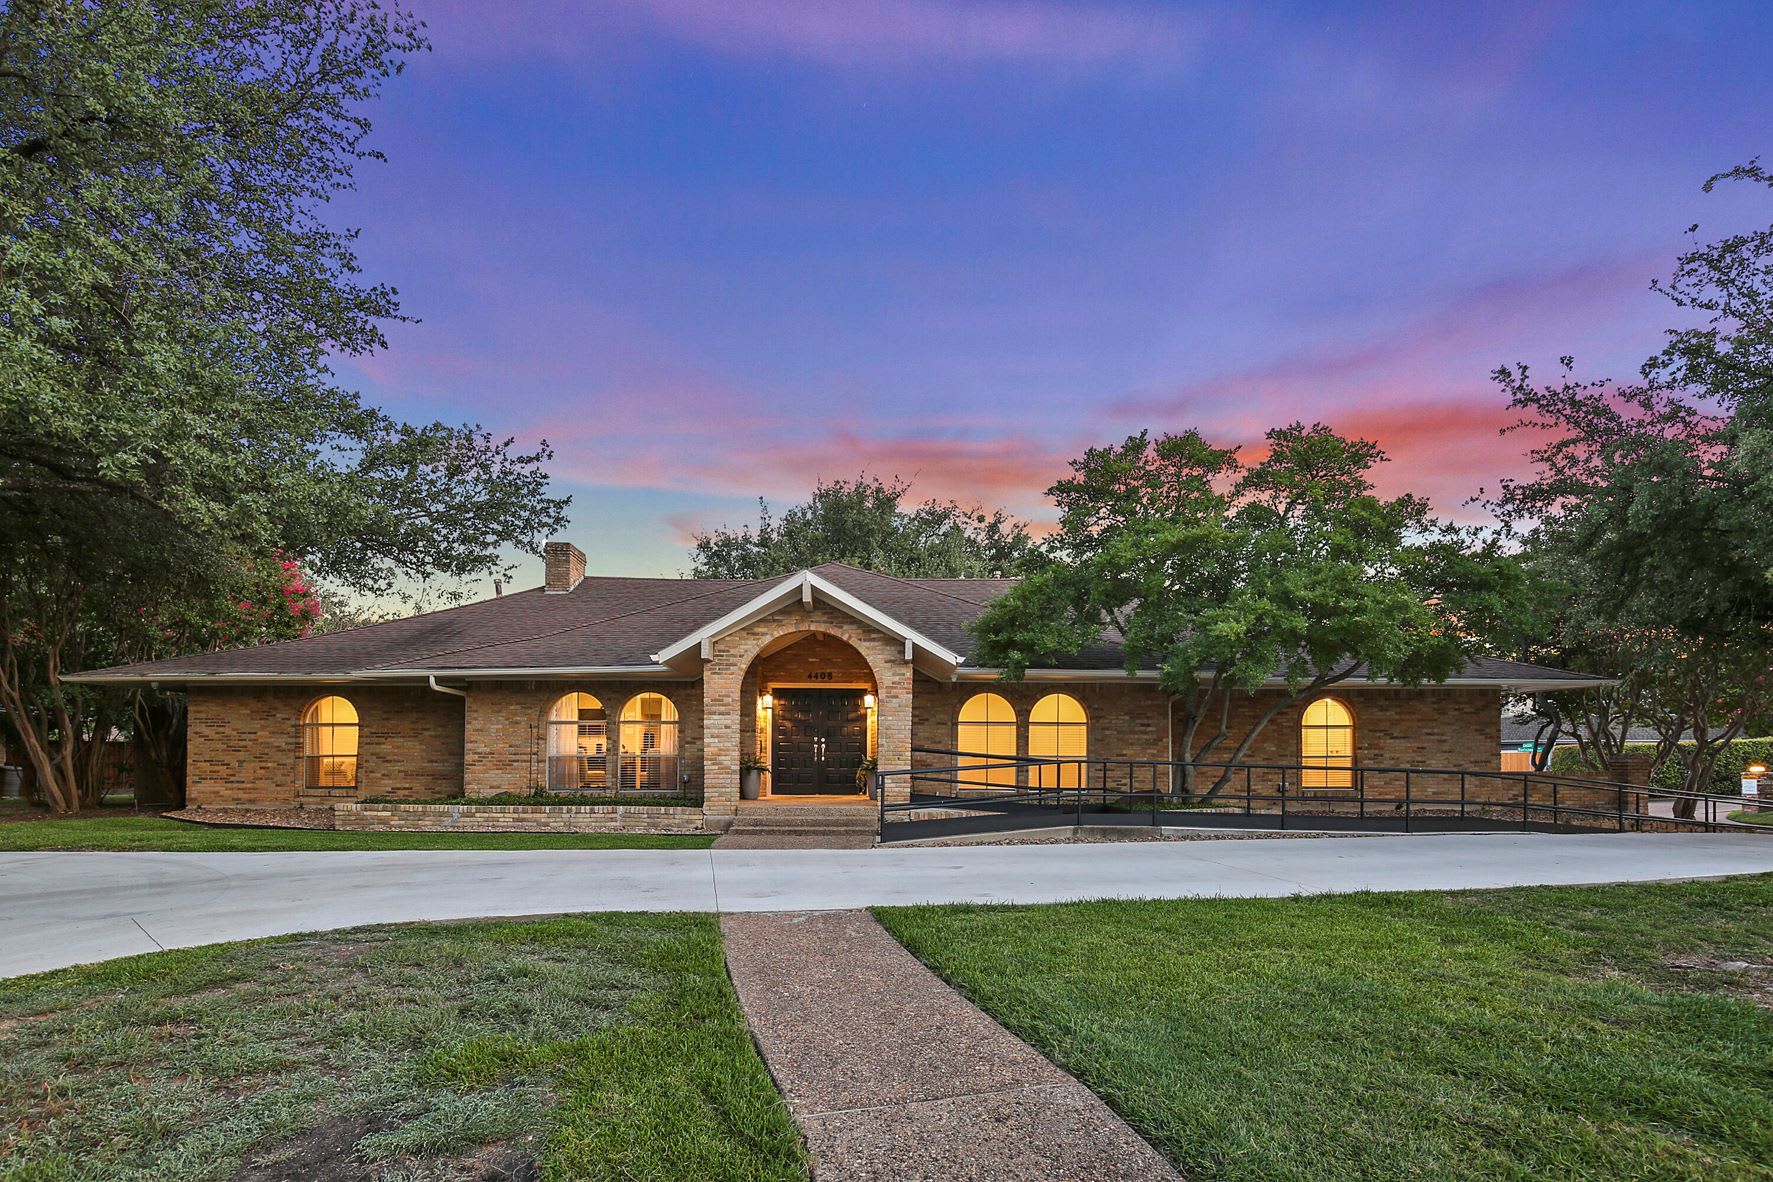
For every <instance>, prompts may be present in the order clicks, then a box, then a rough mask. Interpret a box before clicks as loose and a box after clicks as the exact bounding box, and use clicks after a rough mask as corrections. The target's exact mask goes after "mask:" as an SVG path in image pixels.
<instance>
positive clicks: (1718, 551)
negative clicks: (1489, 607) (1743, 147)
mask: <svg viewBox="0 0 1773 1182" xmlns="http://www.w3.org/2000/svg"><path fill="white" fill-rule="evenodd" d="M1721 181H1734V182H1741V183H1748V184H1755V185H1762V186H1769V185H1773V176H1769V175H1768V174H1767V173H1766V171H1765V170H1763V169H1762V168H1761V167H1760V166H1759V165H1758V164H1753V163H1751V164H1748V165H1745V166H1743V167H1741V168H1737V169H1733V170H1731V171H1730V172H1727V173H1723V174H1720V175H1719V176H1716V177H1713V178H1712V179H1711V180H1710V181H1708V182H1707V184H1706V189H1707V190H1708V191H1709V190H1711V189H1712V188H1713V187H1714V186H1715V185H1716V184H1717V183H1719V182H1721ZM1695 229H1697V228H1696V227H1695ZM1656 288H1657V290H1659V291H1661V292H1663V293H1664V294H1665V295H1667V296H1668V297H1669V298H1670V299H1671V301H1672V302H1673V303H1674V304H1675V305H1676V307H1677V308H1679V309H1681V310H1682V313H1683V315H1685V316H1688V317H1690V318H1691V319H1690V320H1689V323H1688V324H1686V325H1684V326H1683V327H1680V328H1678V329H1675V330H1672V331H1671V332H1670V333H1669V334H1668V339H1667V342H1666V344H1665V346H1664V348H1663V350H1662V351H1661V352H1659V353H1658V354H1656V355H1655V356H1654V357H1652V358H1651V359H1650V360H1649V361H1648V362H1646V363H1645V364H1644V366H1643V367H1642V371H1641V373H1640V375H1639V377H1638V378H1637V379H1636V380H1634V381H1630V382H1612V381H1605V380H1602V381H1580V380H1578V379H1577V378H1576V377H1575V376H1574V375H1573V372H1572V370H1573V365H1574V363H1573V361H1572V360H1571V359H1570V358H1564V360H1563V365H1564V370H1565V372H1564V373H1563V374H1562V375H1560V377H1559V378H1558V379H1557V380H1554V381H1552V382H1549V383H1540V382H1538V381H1536V380H1535V379H1534V377H1533V375H1532V374H1531V373H1530V372H1529V371H1528V370H1527V368H1526V367H1524V366H1514V367H1510V368H1505V369H1503V370H1500V371H1498V373H1497V378H1498V380H1499V382H1500V383H1501V385H1502V388H1503V389H1504V390H1505V392H1506V393H1507V394H1508V395H1509V397H1510V399H1511V402H1512V405H1514V406H1515V407H1516V408H1518V409H1520V410H1522V411H1523V412H1524V415H1525V417H1524V419H1523V423H1524V424H1525V425H1528V426H1531V427H1533V428H1536V429H1539V430H1543V431H1546V432H1548V441H1547V442H1546V443H1544V444H1543V445H1541V446H1539V447H1537V448H1535V449H1534V450H1533V451H1532V453H1531V455H1532V458H1533V460H1534V461H1535V464H1536V471H1535V473H1534V475H1533V476H1532V477H1531V478H1530V479H1527V480H1523V481H1520V482H1513V483H1507V484H1505V485H1504V488H1503V491H1502V494H1501V495H1500V496H1499V497H1498V498H1497V499H1496V501H1495V508H1496V511H1497V512H1498V514H1499V515H1500V516H1501V517H1503V518H1504V520H1506V521H1508V522H1509V523H1510V524H1511V525H1512V526H1513V527H1514V528H1515V529H1516V530H1517V531H1519V533H1520V534H1521V536H1522V539H1523V542H1524V546H1525V548H1526V551H1527V553H1528V555H1529V562H1530V563H1531V564H1533V565H1534V566H1535V567H1536V568H1538V569H1541V570H1545V571H1549V572H1552V573H1553V577H1554V578H1555V579H1556V580H1557V581H1559V582H1561V583H1562V584H1564V585H1565V586H1567V587H1568V588H1570V589H1571V591H1570V593H1569V594H1566V595H1560V596H1554V597H1553V598H1552V599H1551V600H1550V602H1551V604H1552V605H1553V607H1554V609H1555V610H1553V611H1551V612H1550V613H1549V614H1548V616H1547V627H1546V630H1545V637H1546V639H1547V641H1548V642H1550V643H1553V644H1559V643H1562V644H1568V645H1569V646H1570V648H1571V649H1572V656H1573V658H1574V661H1575V662H1576V663H1580V664H1582V665H1584V666H1586V667H1590V668H1593V669H1595V670H1596V671H1598V672H1608V673H1613V674H1617V675H1618V676H1619V677H1620V679H1621V683H1620V686H1619V687H1618V688H1617V689H1616V690H1613V691H1610V693H1609V694H1608V695H1607V696H1606V697H1605V698H1603V699H1602V700H1601V701H1600V702H1599V703H1598V704H1597V703H1596V702H1595V701H1594V700H1592V699H1583V698H1572V699H1569V700H1565V701H1557V700H1553V701H1550V702H1548V703H1547V705H1548V707H1549V708H1550V709H1552V710H1553V711H1555V712H1556V713H1558V714H1559V715H1562V716H1567V717H1570V718H1573V719H1580V718H1584V717H1585V716H1587V715H1591V714H1592V715H1595V716H1596V718H1594V719H1589V720H1587V721H1584V722H1581V723H1579V724H1578V725H1579V726H1581V727H1582V728H1584V730H1585V731H1586V734H1587V737H1588V738H1589V740H1590V741H1589V743H1588V744H1587V746H1588V747H1589V750H1588V754H1589V756H1590V758H1591V759H1594V760H1595V761H1596V762H1598V763H1601V764H1602V765H1603V766H1604V765H1605V763H1606V762H1607V761H1608V760H1610V759H1611V758H1613V757H1616V755H1617V754H1618V751H1619V748H1620V746H1621V745H1622V740H1623V734H1624V730H1625V728H1626V727H1629V726H1631V725H1633V724H1634V723H1643V724H1647V725H1649V726H1651V727H1653V728H1654V729H1655V730H1656V732H1657V735H1658V738H1659V741H1658V744H1657V752H1656V758H1657V760H1658V762H1661V761H1664V760H1668V759H1674V760H1677V761H1679V762H1680V764H1681V765H1682V767H1683V770H1684V772H1685V784H1684V786H1685V787H1686V788H1687V789H1689V790H1691V791H1695V792H1698V791H1703V790H1704V788H1705V786H1706V785H1708V784H1709V783H1710V782H1711V779H1712V773H1713V771H1714V769H1715V768H1716V766H1717V761H1718V760H1719V759H1720V758H1721V757H1722V755H1723V753H1724V752H1725V751H1726V750H1727V744H1728V743H1729V742H1730V740H1732V739H1734V738H1737V737H1739V736H1741V735H1743V734H1744V733H1747V732H1748V731H1749V730H1750V728H1751V727H1756V726H1761V725H1764V723H1765V721H1766V719H1767V717H1768V715H1769V713H1770V712H1773V681H1770V679H1769V677H1768V673H1769V668H1770V666H1773V559H1769V557H1768V554H1767V551H1766V539H1767V538H1768V537H1769V536H1773V227H1768V228H1766V229H1761V230H1756V231H1751V232H1748V233H1741V234H1731V235H1727V236H1725V237H1723V238H1720V239H1718V240H1716V241H1712V242H1696V243H1695V245H1694V246H1693V247H1691V248H1690V249H1689V250H1687V251H1686V252H1684V253H1683V254H1682V255H1681V257H1680V259H1679V261H1678V263H1677V265H1676V268H1675V271H1674V274H1673V276H1672V277H1671V278H1670V279H1669V280H1668V281H1666V282H1663V283H1658V284H1656ZM1694 314H1697V315H1696V316H1694ZM1695 321H1696V322H1695ZM1597 705H1598V709H1597ZM1689 805H1690V802H1689Z"/></svg>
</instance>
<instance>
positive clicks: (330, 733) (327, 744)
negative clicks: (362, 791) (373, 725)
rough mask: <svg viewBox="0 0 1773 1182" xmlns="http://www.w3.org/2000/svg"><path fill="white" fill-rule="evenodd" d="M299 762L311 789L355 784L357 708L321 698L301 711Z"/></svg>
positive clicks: (343, 701) (346, 786) (353, 785)
mask: <svg viewBox="0 0 1773 1182" xmlns="http://www.w3.org/2000/svg"><path fill="white" fill-rule="evenodd" d="M302 763H303V764H304V765H306V771H305V776H304V782H305V783H306V784H307V786H308V787H310V788H355V787H357V707H355V706H353V705H351V703H350V702H348V701H346V700H345V699H344V698H339V697H332V698H321V699H320V700H319V701H318V702H315V703H314V704H313V705H312V706H309V707H308V709H307V710H306V711H304V712H303V714H302Z"/></svg>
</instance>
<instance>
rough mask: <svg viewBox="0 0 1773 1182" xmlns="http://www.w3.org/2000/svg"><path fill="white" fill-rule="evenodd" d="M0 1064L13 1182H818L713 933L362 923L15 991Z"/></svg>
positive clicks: (0, 996) (7, 1169) (680, 924)
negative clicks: (263, 1181) (288, 1181)
mask: <svg viewBox="0 0 1773 1182" xmlns="http://www.w3.org/2000/svg"><path fill="white" fill-rule="evenodd" d="M0 1062H4V1063H5V1064H6V1070H5V1071H4V1072H0V1177H4V1178H6V1179H9V1180H16V1182H76V1180H80V1182H84V1180H88V1179H91V1180H95V1182H96V1180H99V1179H104V1180H106V1182H148V1180H154V1182H205V1180H212V1179H213V1180H220V1179H227V1178H231V1177H233V1176H235V1173H236V1171H237V1170H239V1169H240V1168H241V1167H242V1165H243V1164H249V1163H252V1162H254V1161H255V1160H256V1161H257V1162H259V1163H260V1167H261V1168H264V1167H265V1165H266V1163H270V1162H277V1161H282V1162H285V1163H292V1164H293V1165H294V1166H297V1167H300V1169H301V1172H300V1174H299V1176H301V1177H304V1178H305V1177H325V1178H328V1179H333V1180H352V1182H355V1180H358V1179H362V1180H364V1182H367V1180H369V1179H372V1178H373V1179H376V1180H378V1182H395V1180H399V1182H418V1180H420V1179H424V1180H426V1182H434V1180H441V1179H447V1178H461V1177H504V1176H507V1173H510V1172H515V1171H516V1170H517V1169H518V1168H519V1167H526V1166H527V1163H528V1161H529V1160H530V1159H535V1160H536V1162H537V1165H538V1167H539V1176H540V1177H542V1178H546V1179H566V1178H572V1179H624V1180H636V1179H661V1180H663V1179H681V1178H707V1179H735V1180H736V1179H744V1180H747V1182H751V1180H761V1182H769V1180H776V1179H782V1180H787V1179H803V1178H804V1177H805V1172H806V1167H805V1162H804V1159H803V1156H802V1150H801V1147H800V1141H799V1137H798V1135H797V1133H796V1131H795V1128H794V1125H793V1122H792V1120H791V1119H790V1118H789V1116H788V1113H787V1111H786V1109H785V1108H784V1106H783V1104H782V1102H781V1099H780V1097H779V1095H778V1094H777V1092H776V1090H775V1087H774V1086H773V1085H772V1083H771V1082H770V1078H769V1075H768V1073H767V1071H766V1070H765V1068H764V1066H763V1063H762V1061H761V1060H760V1059H759V1058H758V1056H757V1053H756V1051H755V1050H754V1048H753V1046H752V1043H751V1039H750V1035H749V1034H748V1032H747V1030H746V1027H745V1023H744V1019H743V1017H742V1016H741V1014H740V1012H739V1009H738V1004H737V999H736V998H735V996H734V994H733V991H732V987H731V985H730V984H729V982H728V981H727V977H726V973H725V969H724V966H723V961H722V956H721V945H720V932H719V927H718V925H717V923H716V921H715V920H714V919H713V918H712V917H705V916H687V915H646V916H642V915H598V916H581V917H574V918H566V919H550V920H542V921H529V922H497V923H491V922H480V923H457V924H437V925H410V926H404V927H376V928H360V929H356V930H352V931H345V932H338V933H331V934H326V935H316V936H302V937H292V938H283V939H277V940H268V941H258V942H251V943H244V944H225V945H217V946H212V947H207V948H201V949H193V950H188V951H175V952H161V953H152V954H149V955H147V956H138V957H132V958H129V959H127V960H121V961H112V962H109V963H107V964H103V965H97V966H89V967H85V968H80V969H70V970H64V971H61V972H56V973H48V974H42V975H39V976H36V977H27V978H21V979H19V980H16V981H11V982H6V983H0ZM489 1164H490V1165H497V1166H498V1167H499V1168H500V1169H501V1170H503V1171H505V1172H495V1171H491V1170H488V1169H487V1167H488V1165H489ZM286 1168H288V1166H286ZM289 1176H297V1175H293V1174H292V1175H289Z"/></svg>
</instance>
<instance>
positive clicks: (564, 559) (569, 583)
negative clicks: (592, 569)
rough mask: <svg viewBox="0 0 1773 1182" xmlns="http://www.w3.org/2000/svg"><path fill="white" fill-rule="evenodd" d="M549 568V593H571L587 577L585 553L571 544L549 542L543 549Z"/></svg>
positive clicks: (543, 557) (543, 559)
mask: <svg viewBox="0 0 1773 1182" xmlns="http://www.w3.org/2000/svg"><path fill="white" fill-rule="evenodd" d="M542 561H543V563H545V564H546V566H547V568H548V580H547V585H548V591H549V592H550V593H553V592H556V591H571V590H572V589H573V588H574V587H577V586H578V585H579V580H580V579H582V578H584V577H585V552H584V551H583V550H580V549H579V548H578V547H577V546H575V545H573V544H572V543H571V542H549V543H548V544H547V545H545V546H543V547H542Z"/></svg>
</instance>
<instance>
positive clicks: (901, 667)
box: [871, 652, 911, 804]
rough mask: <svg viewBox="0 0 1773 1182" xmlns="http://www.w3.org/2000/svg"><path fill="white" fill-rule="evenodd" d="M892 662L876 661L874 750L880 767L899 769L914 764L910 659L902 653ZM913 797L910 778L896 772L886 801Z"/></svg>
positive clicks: (890, 783)
mask: <svg viewBox="0 0 1773 1182" xmlns="http://www.w3.org/2000/svg"><path fill="white" fill-rule="evenodd" d="M897 655H898V656H899V658H900V659H899V660H897V661H894V662H893V663H891V664H885V665H883V664H881V663H880V662H878V661H873V662H871V663H873V664H874V680H875V682H876V684H877V685H878V687H879V688H878V690H877V691H876V693H875V695H874V697H875V701H876V703H877V707H878V708H877V710H876V712H875V725H876V726H877V727H878V730H877V731H876V738H875V753H876V758H877V759H878V761H879V764H880V767H881V768H882V769H883V770H887V771H899V770H901V769H903V768H908V767H910V766H911V663H910V662H909V661H906V660H905V659H904V657H903V653H902V652H901V653H900V654H897ZM910 799H911V781H910V779H908V778H907V777H905V776H894V777H893V778H892V779H891V780H888V781H887V802H888V803H889V804H903V803H905V802H906V801H908V800H910Z"/></svg>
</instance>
